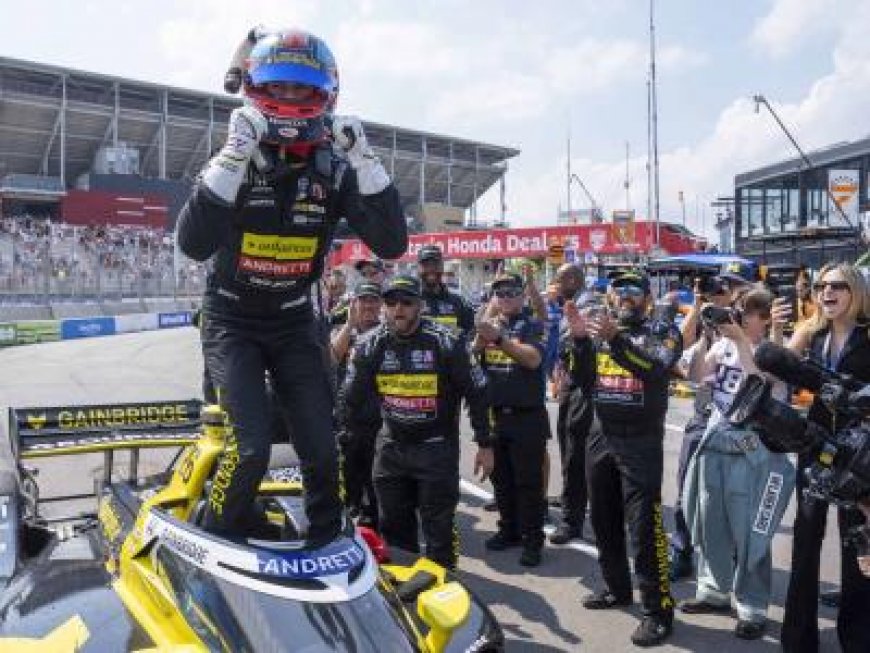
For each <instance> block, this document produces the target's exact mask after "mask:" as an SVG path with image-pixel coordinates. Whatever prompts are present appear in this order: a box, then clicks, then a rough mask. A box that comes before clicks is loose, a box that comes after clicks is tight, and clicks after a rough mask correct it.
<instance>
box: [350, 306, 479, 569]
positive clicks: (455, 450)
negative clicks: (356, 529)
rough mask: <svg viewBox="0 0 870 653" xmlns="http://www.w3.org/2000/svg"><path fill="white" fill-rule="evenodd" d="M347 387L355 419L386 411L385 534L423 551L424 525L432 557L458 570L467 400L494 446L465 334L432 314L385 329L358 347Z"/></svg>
mask: <svg viewBox="0 0 870 653" xmlns="http://www.w3.org/2000/svg"><path fill="white" fill-rule="evenodd" d="M345 385H346V402H347V407H348V414H349V415H350V418H351V420H352V419H353V417H354V416H355V415H356V414H357V412H358V411H361V410H363V409H364V407H365V406H366V404H367V402H372V401H374V402H377V405H379V406H380V409H381V416H382V418H383V427H382V429H381V431H380V433H379V434H378V439H377V444H376V453H375V463H374V483H375V491H376V493H377V498H378V505H379V522H380V529H381V533H382V534H383V536H384V538H385V539H386V540H387V542H388V543H389V544H391V545H393V546H398V547H399V548H402V549H405V550H408V551H413V552H416V551H419V544H418V541H417V533H418V530H419V527H420V526H421V525H422V529H423V538H424V541H425V544H426V555H427V557H429V558H430V559H432V560H434V561H435V562H437V563H439V564H441V565H444V566H446V567H450V568H452V567H455V565H456V561H457V557H458V551H457V548H458V541H457V537H456V533H455V526H454V516H455V513H456V505H457V502H458V500H459V408H460V402H461V400H462V399H463V398H465V400H466V402H467V404H468V412H469V416H470V419H471V426H472V429H473V431H474V440H475V442H477V443H478V445H480V446H489V444H490V437H489V423H488V421H487V397H486V379H485V377H484V375H483V372H482V371H481V369H480V368H479V366H477V365H474V364H472V362H471V358H470V355H469V354H468V351H467V349H466V346H465V341H464V339H462V338H461V337H458V336H457V335H455V334H454V333H453V332H452V331H451V330H449V329H448V328H446V327H444V326H441V325H438V324H434V323H432V322H430V321H428V320H427V319H425V318H424V319H422V320H420V324H419V326H418V328H417V329H416V331H414V332H413V333H412V334H411V335H409V336H407V337H400V336H397V335H394V334H392V333H391V332H390V331H389V329H388V328H387V327H386V326H380V327H378V328H377V329H375V330H374V331H373V332H372V333H371V334H370V335H369V336H367V337H366V338H365V339H364V340H363V341H362V342H361V343H360V344H359V345H358V346H357V348H356V351H355V353H354V357H353V359H352V362H351V367H350V369H349V371H348V376H347V380H346V383H345ZM418 510H419V514H420V520H419V521H420V522H421V523H418V518H417V511H418Z"/></svg>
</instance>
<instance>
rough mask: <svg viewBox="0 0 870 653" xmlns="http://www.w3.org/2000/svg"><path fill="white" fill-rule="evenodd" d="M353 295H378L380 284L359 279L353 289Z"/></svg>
mask: <svg viewBox="0 0 870 653" xmlns="http://www.w3.org/2000/svg"><path fill="white" fill-rule="evenodd" d="M353 296H354V297H355V298H356V297H380V296H381V285H380V284H379V283H375V282H374V281H361V282H359V283H358V284H356V286H354V289H353Z"/></svg>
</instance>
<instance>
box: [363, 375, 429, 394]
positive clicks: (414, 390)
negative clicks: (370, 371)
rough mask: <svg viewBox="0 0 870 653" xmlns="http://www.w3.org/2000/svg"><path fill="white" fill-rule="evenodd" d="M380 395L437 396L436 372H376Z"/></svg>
mask: <svg viewBox="0 0 870 653" xmlns="http://www.w3.org/2000/svg"><path fill="white" fill-rule="evenodd" d="M375 380H376V382H377V387H378V392H379V393H380V394H382V395H398V396H401V397H437V396H438V375H437V374H378V375H377V376H376V378H375Z"/></svg>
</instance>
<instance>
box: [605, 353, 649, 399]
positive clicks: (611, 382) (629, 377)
mask: <svg viewBox="0 0 870 653" xmlns="http://www.w3.org/2000/svg"><path fill="white" fill-rule="evenodd" d="M596 364H597V371H598V374H597V379H596V387H595V397H596V398H597V399H598V400H600V401H603V402H605V403H620V404H632V405H641V406H642V405H643V389H644V386H643V381H642V380H641V379H639V378H637V377H636V376H634V375H633V374H632V373H631V372H629V371H628V370H627V369H625V368H624V367H622V366H621V365H619V364H618V363H617V362H616V361H614V360H613V358H612V357H611V356H610V353H609V352H604V351H600V352H598V354H597V357H596Z"/></svg>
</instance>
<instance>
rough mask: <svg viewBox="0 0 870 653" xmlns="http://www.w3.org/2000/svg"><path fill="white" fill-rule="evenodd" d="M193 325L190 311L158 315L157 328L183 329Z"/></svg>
mask: <svg viewBox="0 0 870 653" xmlns="http://www.w3.org/2000/svg"><path fill="white" fill-rule="evenodd" d="M192 323H193V313H191V312H190V311H178V312H174V313H158V315H157V326H159V327H160V328H161V329H169V328H172V327H185V326H190V325H191V324H192Z"/></svg>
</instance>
